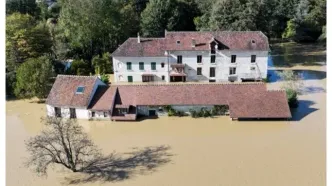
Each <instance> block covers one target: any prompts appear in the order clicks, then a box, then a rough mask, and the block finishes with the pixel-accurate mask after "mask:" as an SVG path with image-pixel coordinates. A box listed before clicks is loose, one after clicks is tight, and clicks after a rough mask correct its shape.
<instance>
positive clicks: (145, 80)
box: [142, 76, 153, 82]
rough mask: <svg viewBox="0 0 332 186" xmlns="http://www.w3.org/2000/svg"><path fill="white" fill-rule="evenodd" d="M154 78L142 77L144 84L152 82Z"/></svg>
mask: <svg viewBox="0 0 332 186" xmlns="http://www.w3.org/2000/svg"><path fill="white" fill-rule="evenodd" d="M152 81H153V76H142V82H152Z"/></svg>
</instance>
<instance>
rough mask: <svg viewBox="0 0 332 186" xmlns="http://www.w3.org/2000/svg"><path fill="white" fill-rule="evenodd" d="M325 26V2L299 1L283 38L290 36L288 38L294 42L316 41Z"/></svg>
mask: <svg viewBox="0 0 332 186" xmlns="http://www.w3.org/2000/svg"><path fill="white" fill-rule="evenodd" d="M325 24H326V0H300V2H299V3H298V5H297V7H296V13H295V14H294V16H293V17H292V20H291V22H288V25H287V29H286V30H285V32H284V34H283V36H284V37H287V36H288V35H290V37H288V38H290V39H293V40H294V41H316V40H317V39H318V37H319V36H320V35H321V34H322V28H323V26H324V25H325ZM289 27H290V28H291V29H289ZM289 32H290V33H292V34H288V33H289Z"/></svg>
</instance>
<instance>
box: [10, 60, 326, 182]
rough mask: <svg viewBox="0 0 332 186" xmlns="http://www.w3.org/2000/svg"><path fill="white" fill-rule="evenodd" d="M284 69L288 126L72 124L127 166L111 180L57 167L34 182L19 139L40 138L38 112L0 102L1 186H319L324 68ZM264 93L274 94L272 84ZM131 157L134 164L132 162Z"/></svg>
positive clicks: (33, 106)
mask: <svg viewBox="0 0 332 186" xmlns="http://www.w3.org/2000/svg"><path fill="white" fill-rule="evenodd" d="M292 69H293V70H298V71H299V72H300V73H304V77H306V78H305V81H304V88H303V93H302V95H300V97H299V101H300V107H299V108H298V109H297V110H295V111H293V114H294V119H293V121H275V122H274V121H245V122H237V121H231V120H230V119H229V118H228V117H218V118H207V119H192V118H190V117H182V118H178V117H161V118H158V119H150V120H143V121H140V122H110V121H79V123H80V124H81V125H83V126H84V129H85V130H86V131H87V132H88V134H89V135H90V137H91V138H92V139H93V141H94V142H95V143H96V144H97V145H98V147H99V148H101V149H102V150H103V153H104V154H105V155H107V154H110V153H112V152H115V153H117V154H118V156H119V157H122V159H123V160H124V161H125V162H126V161H128V162H127V163H128V166H125V167H123V168H122V169H121V170H120V171H119V170H118V172H112V173H111V174H112V176H111V179H106V178H107V177H108V178H109V176H110V175H99V176H95V177H93V178H91V177H89V176H87V175H83V174H80V173H71V172H69V171H67V170H65V169H63V168H61V167H58V166H55V167H54V169H50V170H49V172H48V176H47V177H38V176H36V175H35V174H34V173H33V172H31V171H30V170H29V169H27V168H26V167H24V165H23V162H24V160H25V158H26V157H27V156H28V154H27V153H26V151H25V146H24V140H26V139H28V138H29V137H30V136H34V135H36V134H37V133H38V132H40V130H41V129H42V127H43V126H42V124H41V123H40V119H39V118H40V117H42V116H45V113H46V108H45V105H44V104H38V103H31V101H29V100H25V101H24V100H16V101H7V102H6V107H7V108H6V110H7V113H6V116H7V118H6V130H7V131H6V134H7V136H6V139H7V147H6V148H7V149H6V157H7V165H6V170H7V185H8V186H16V185H20V186H24V185H34V186H44V185H48V186H59V185H105V186H108V185H116V186H129V185H144V186H156V185H161V186H162V185H165V186H166V185H167V186H206V185H227V186H233V185H234V186H238V185H241V186H260V185H264V186H265V185H269V186H280V185H291V186H312V185H325V184H326V182H325V179H326V176H325V164H326V161H325V158H326V156H325V152H326V148H325V145H326V142H325V137H326V135H325V129H326V91H325V90H326V70H325V66H311V67H308V66H306V67H293V68H292ZM271 70H285V69H284V68H278V69H271ZM287 70H289V68H287ZM313 72H315V73H313ZM268 86H269V88H270V89H276V88H278V87H279V86H280V82H279V81H278V78H275V80H274V81H273V82H272V83H270V84H269V85H268ZM147 148H148V149H147ZM128 153H129V154H128ZM135 154H140V156H139V157H140V158H139V159H135V158H134V159H135V161H132V159H133V158H132V157H136V156H135Z"/></svg>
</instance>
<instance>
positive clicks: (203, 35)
mask: <svg viewBox="0 0 332 186" xmlns="http://www.w3.org/2000/svg"><path fill="white" fill-rule="evenodd" d="M193 39H194V40H195V47H192V41H193ZM178 41H179V42H180V43H178ZM211 41H216V42H217V43H218V46H219V49H225V50H262V51H267V50H268V49H269V44H268V39H267V37H266V36H265V35H264V34H263V33H262V32H260V31H218V32H166V33H165V38H141V42H140V43H138V42H137V38H129V39H127V40H126V41H125V42H124V43H123V44H122V45H121V46H120V47H119V48H117V49H116V50H115V51H114V52H113V54H112V56H127V57H156V56H159V57H163V56H164V52H165V51H166V50H171V51H172V50H173V51H174V50H200V51H202V50H210V42H211Z"/></svg>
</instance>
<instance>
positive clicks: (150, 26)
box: [6, 0, 326, 94]
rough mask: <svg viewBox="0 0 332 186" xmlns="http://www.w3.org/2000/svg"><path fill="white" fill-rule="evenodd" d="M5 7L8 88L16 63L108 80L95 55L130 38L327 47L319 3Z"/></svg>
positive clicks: (171, 1)
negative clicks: (227, 36)
mask: <svg viewBox="0 0 332 186" xmlns="http://www.w3.org/2000/svg"><path fill="white" fill-rule="evenodd" d="M6 6H7V9H6V75H7V76H6V77H7V78H6V83H7V84H8V83H10V84H15V82H16V79H15V78H14V77H16V76H15V74H16V70H17V68H19V66H20V65H21V64H24V63H25V62H27V61H28V59H30V58H38V57H40V56H49V57H50V58H52V61H60V62H61V61H64V60H68V59H74V60H75V61H76V62H75V63H74V66H73V69H72V71H71V72H70V73H73V74H84V75H89V74H95V73H96V72H95V71H96V68H98V69H99V70H100V73H112V66H111V65H112V64H111V63H110V61H109V60H105V59H106V58H104V57H102V56H103V55H105V54H106V53H112V52H113V51H114V50H115V49H116V48H117V47H119V45H120V44H122V43H123V42H124V41H125V40H127V39H128V38H129V37H137V33H140V34H141V35H142V36H144V37H163V36H164V32H165V30H169V31H215V30H218V31H229V30H233V31H256V30H259V31H262V32H263V33H264V34H266V35H267V37H268V38H270V39H271V38H283V39H287V40H293V41H296V42H304V41H317V40H319V41H321V42H324V41H326V0H204V1H202V0H126V1H125V0H98V1H95V0H80V1H74V0H58V1H56V0H53V1H52V0H51V1H46V0H39V1H37V3H36V1H35V0H6ZM96 56H99V57H96ZM53 64H56V63H53ZM75 68H76V69H75ZM57 72H58V73H61V72H63V71H62V70H61V69H59V70H57ZM7 88H8V89H7V90H8V91H7V94H13V92H12V90H13V89H14V87H13V86H7Z"/></svg>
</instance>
